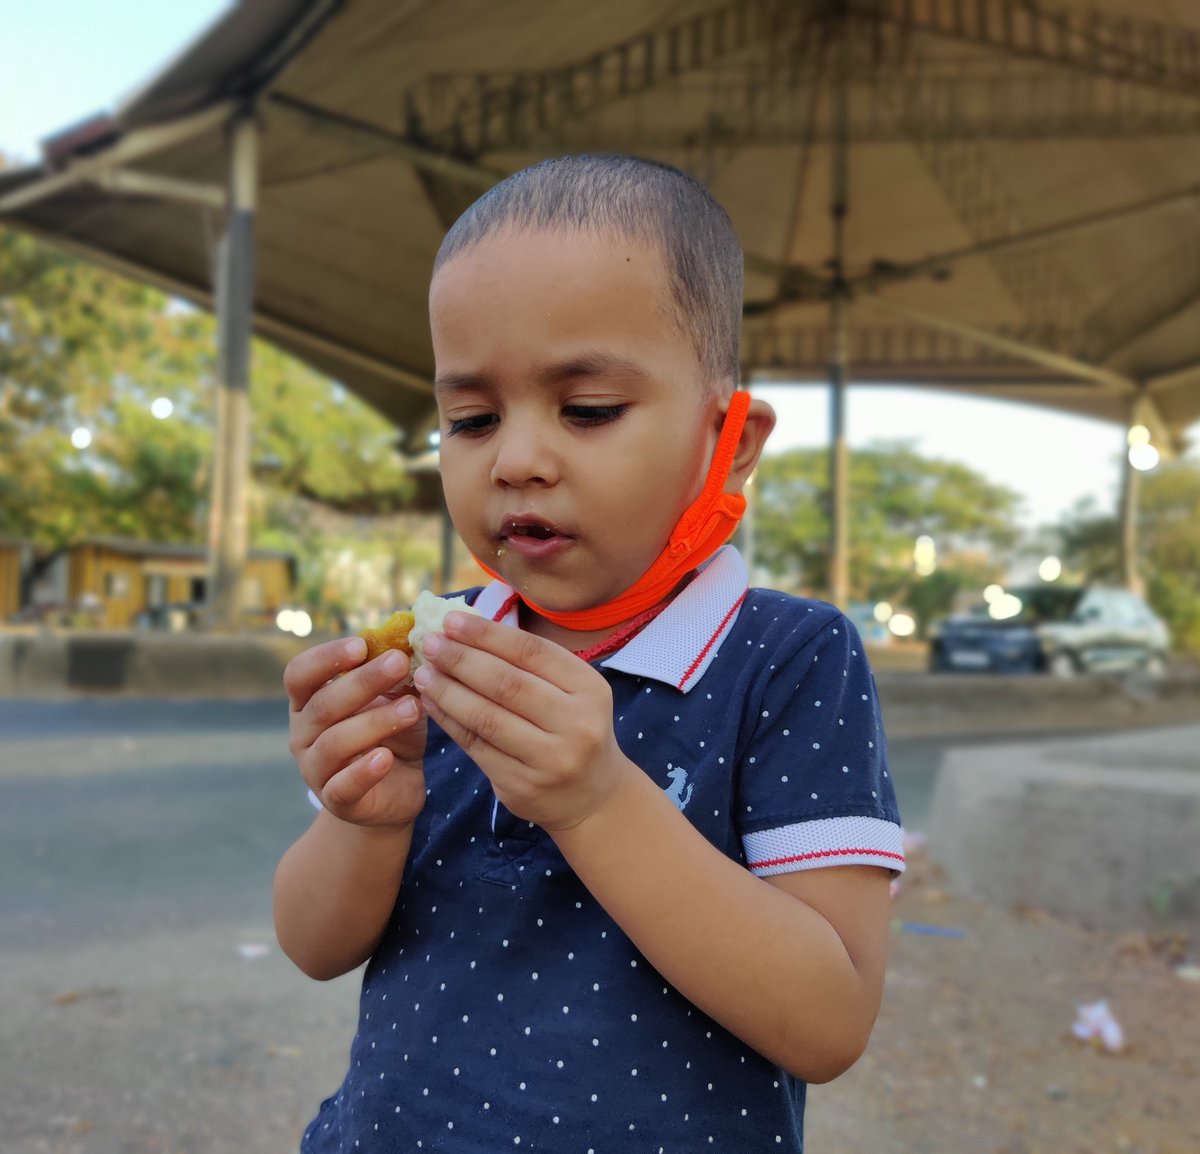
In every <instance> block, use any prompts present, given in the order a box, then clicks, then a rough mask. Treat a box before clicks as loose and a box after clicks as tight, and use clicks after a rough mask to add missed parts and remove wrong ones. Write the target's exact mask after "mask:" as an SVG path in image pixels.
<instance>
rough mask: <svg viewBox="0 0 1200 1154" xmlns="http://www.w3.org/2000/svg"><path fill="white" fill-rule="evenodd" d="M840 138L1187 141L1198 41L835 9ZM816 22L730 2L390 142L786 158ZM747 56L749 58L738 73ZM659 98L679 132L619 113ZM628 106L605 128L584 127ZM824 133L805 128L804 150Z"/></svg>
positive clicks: (455, 80)
mask: <svg viewBox="0 0 1200 1154" xmlns="http://www.w3.org/2000/svg"><path fill="white" fill-rule="evenodd" d="M849 14H850V16H851V18H852V26H851V32H852V36H853V51H852V59H851V75H852V77H853V78H854V81H855V88H856V98H855V102H854V103H855V110H854V113H853V116H852V120H851V137H852V138H853V139H854V140H855V141H856V142H864V141H865V142H869V141H877V142H880V143H884V142H889V141H894V140H898V139H902V138H903V136H904V129H903V128H902V126H901V125H900V124H898V123H897V120H896V116H895V110H896V109H897V108H900V109H904V108H905V107H907V108H908V109H909V110H910V111H915V110H916V109H918V108H919V109H921V114H922V116H924V117H925V118H926V125H925V129H924V135H925V137H926V138H927V139H931V140H936V139H941V138H947V137H956V138H957V137H961V136H962V135H963V134H964V132H966V133H967V134H969V135H971V136H973V137H977V138H981V139H1005V140H1044V139H1055V138H1058V137H1060V136H1069V137H1102V138H1104V137H1122V136H1145V135H1148V134H1154V135H1186V134H1192V133H1196V132H1198V131H1200V32H1196V31H1194V30H1191V29H1187V28H1180V27H1174V26H1171V25H1165V24H1156V23H1153V22H1149V21H1130V20H1123V19H1119V18H1116V17H1112V16H1107V15H1105V14H1103V13H1089V14H1085V15H1078V14H1074V13H1070V12H1057V11H1051V10H1049V9H1043V8H1041V7H1038V6H1035V5H1033V4H1032V3H1030V2H1029V0H852V2H851V4H850V7H849ZM834 15H835V12H834V10H833V9H832V8H831V7H827V8H823V7H821V6H819V5H814V4H787V3H784V2H783V0H741V2H739V3H734V4H730V5H727V6H725V7H723V8H718V9H715V10H712V11H709V12H705V13H700V14H698V15H696V16H693V17H690V18H689V19H687V20H685V21H682V22H680V23H678V24H674V25H669V26H667V27H664V28H660V29H656V30H654V31H652V32H649V33H646V34H644V35H642V36H640V37H637V38H634V39H632V40H629V41H625V42H623V43H620V44H616V45H614V46H612V47H610V48H607V49H604V50H602V51H600V52H597V53H594V54H592V55H591V56H588V57H586V58H581V59H578V60H575V61H572V62H568V63H567V64H565V65H562V66H560V67H557V68H553V69H545V70H540V71H528V72H507V73H487V72H479V73H448V74H440V75H435V76H431V77H428V78H426V79H424V80H422V81H421V82H420V83H419V84H417V85H416V86H414V87H413V88H411V89H410V90H409V91H408V92H407V93H406V95H405V115H406V128H405V133H404V137H405V139H407V140H409V141H410V142H414V143H415V142H420V143H423V144H424V145H425V146H426V147H428V148H429V149H430V150H431V151H432V152H433V153H435V154H443V155H448V156H457V157H472V156H480V155H482V154H484V153H486V152H489V151H503V150H505V149H520V148H529V147H541V148H557V149H569V148H572V147H576V146H578V145H580V144H582V143H586V145H587V146H588V147H592V148H614V149H636V148H677V147H680V146H682V145H687V144H689V143H691V144H695V143H697V142H703V141H704V140H709V139H711V140H713V141H715V142H716V143H718V144H719V143H721V142H725V143H727V142H728V141H730V140H736V141H737V142H738V143H739V144H741V143H746V144H753V143H762V144H789V143H796V142H798V140H799V139H800V138H801V134H802V132H803V128H804V125H803V112H802V110H801V109H800V107H799V105H801V104H802V102H801V101H798V100H794V99H792V100H789V99H787V97H788V96H789V95H792V96H795V95H796V94H797V93H798V92H799V91H800V90H801V88H802V87H803V86H804V85H805V84H807V83H811V81H812V76H811V67H810V65H811V61H810V60H809V59H806V57H807V56H808V55H809V54H810V53H809V50H810V49H811V47H812V46H813V45H814V44H815V43H817V42H819V41H822V40H825V39H828V38H829V35H830V34H831V21H832V19H833V17H834ZM913 33H924V34H926V36H925V42H928V39H929V38H930V37H934V38H937V39H945V38H951V39H955V40H958V41H965V42H968V43H972V44H977V45H982V46H984V47H989V48H993V49H995V50H997V53H998V55H997V57H996V59H995V60H994V61H980V60H972V61H968V62H964V61H950V62H947V61H944V60H930V59H925V57H927V56H928V54H927V53H922V52H921V51H920V50H919V46H920V44H921V43H922V41H921V40H920V39H917V38H915V37H914V36H913ZM764 49H765V55H764V54H763V50H764ZM748 50H754V54H755V58H754V59H753V60H749V59H747V52H748ZM651 94H655V95H659V94H665V95H668V96H670V97H673V98H674V100H675V101H676V106H677V108H678V109H680V110H682V111H680V112H679V113H678V124H677V125H674V126H668V127H663V126H662V123H661V119H662V118H661V112H662V109H661V108H657V107H656V110H655V111H656V113H657V114H658V115H655V116H651V117H646V118H645V119H642V118H640V117H639V116H638V115H637V104H636V102H637V101H639V100H640V99H642V98H644V97H647V96H649V95H651ZM621 101H626V102H631V103H630V107H631V115H629V116H627V117H621V118H618V119H617V120H616V121H611V120H605V119H604V118H603V117H599V116H598V115H597V114H598V113H599V112H600V111H601V110H602V109H604V108H605V107H607V106H609V105H613V104H616V103H618V102H621ZM831 132H832V126H831V124H829V123H823V124H818V125H817V126H816V127H815V134H814V137H813V139H814V140H815V141H816V142H818V143H820V142H822V141H825V140H828V139H829V137H830V134H831Z"/></svg>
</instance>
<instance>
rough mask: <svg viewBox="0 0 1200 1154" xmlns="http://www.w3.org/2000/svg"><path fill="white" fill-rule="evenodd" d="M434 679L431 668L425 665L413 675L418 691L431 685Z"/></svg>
mask: <svg viewBox="0 0 1200 1154" xmlns="http://www.w3.org/2000/svg"><path fill="white" fill-rule="evenodd" d="M432 677H433V674H432V673H430V672H429V668H428V667H427V666H425V665H422V666H421V668H420V669H418V670H417V671H416V673H414V674H413V684H414V685H416V686H417V688H418V689H424V688H425V686H427V685H428V684H429V682H430V679H431V678H432Z"/></svg>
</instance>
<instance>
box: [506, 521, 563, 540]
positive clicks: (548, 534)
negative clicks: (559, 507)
mask: <svg viewBox="0 0 1200 1154" xmlns="http://www.w3.org/2000/svg"><path fill="white" fill-rule="evenodd" d="M565 536H567V534H565V533H562V532H560V531H559V530H558V529H557V528H556V527H555V526H554V525H551V524H550V523H549V522H546V521H536V520H529V521H524V520H522V521H517V520H510V521H506V522H505V523H504V528H503V529H501V530H500V537H501V539H503V540H512V539H513V538H514V537H518V538H524V539H526V540H532V541H549V540H551V538H554V537H565Z"/></svg>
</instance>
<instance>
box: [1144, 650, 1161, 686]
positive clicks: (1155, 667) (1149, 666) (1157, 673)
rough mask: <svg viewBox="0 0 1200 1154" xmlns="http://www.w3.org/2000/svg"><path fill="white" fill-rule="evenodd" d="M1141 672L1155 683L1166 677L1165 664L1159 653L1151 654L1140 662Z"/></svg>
mask: <svg viewBox="0 0 1200 1154" xmlns="http://www.w3.org/2000/svg"><path fill="white" fill-rule="evenodd" d="M1142 672H1143V673H1144V674H1145V675H1146V676H1147V677H1152V678H1153V679H1154V680H1155V681H1157V680H1159V679H1160V678H1162V677H1166V675H1167V662H1166V660H1165V659H1164V657H1163V655H1162V654H1161V653H1151V654H1150V656H1149V657H1147V658H1146V660H1145V661H1144V662H1142Z"/></svg>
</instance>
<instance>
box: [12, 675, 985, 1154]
mask: <svg viewBox="0 0 1200 1154" xmlns="http://www.w3.org/2000/svg"><path fill="white" fill-rule="evenodd" d="M964 740H966V739H964V738H962V737H961V736H958V737H956V738H955V739H954V742H955V743H956V744H963V742H964ZM946 745H947V743H946V742H945V741H939V740H913V739H905V740H894V741H893V742H892V743H891V762H892V772H893V777H894V780H895V782H896V786H897V790H898V792H899V794H900V801H901V809H902V812H903V813H904V815H905V820H906V823H907V824H908V825H909V826H910V827H911V828H920V826H921V824H922V823H923V821H924V817H925V815H926V813H927V811H928V806H929V799H930V795H931V791H932V786H933V782H934V778H935V775H936V771H937V766H938V763H939V761H940V759H941V756H942V753H943V750H944V749H945V747H946ZM310 817H311V810H310V809H309V807H308V803H307V801H306V800H305V797H304V791H303V789H302V788H301V787H300V783H299V779H298V777H297V775H296V772H295V769H294V766H293V764H292V763H291V761H290V758H289V757H288V754H287V751H286V709H285V706H284V704H283V703H282V702H281V701H245V702H230V701H225V702H206V701H146V700H133V699H109V700H103V699H72V700H58V701H11V700H7V701H6V700H0V973H2V974H3V975H4V981H3V995H2V1003H0V1149H2V1150H3V1151H4V1152H5V1154H34V1152H39V1154H44V1152H52V1154H77V1152H78V1154H110V1152H112V1154H141V1152H150V1151H154V1152H169V1154H182V1152H187V1154H200V1152H204V1154H208V1152H212V1154H223V1152H225V1151H230V1152H233V1151H236V1152H238V1154H267V1152H268V1151H269V1152H272V1154H279V1152H283V1151H287V1150H293V1149H294V1148H295V1144H296V1140H297V1137H298V1135H299V1132H300V1129H301V1128H302V1126H303V1124H304V1123H305V1121H306V1120H307V1119H308V1118H309V1117H310V1116H311V1113H312V1111H313V1109H314V1108H315V1106H316V1104H317V1102H318V1101H319V1099H320V1098H321V1097H322V1096H323V1095H324V1094H325V1093H327V1092H329V1091H330V1090H332V1089H333V1088H334V1086H335V1085H336V1082H337V1080H338V1078H339V1077H340V1075H341V1073H342V1067H343V1064H344V1062H345V1055H346V1049H347V1046H348V1044H349V1041H350V1037H351V1033H352V1030H353V1025H354V1016H355V999H356V994H357V977H356V976H355V975H348V976H347V977H345V978H342V979H339V980H338V981H335V982H332V983H328V984H325V985H318V984H315V983H312V982H309V981H308V980H307V979H305V978H303V977H302V976H300V975H299V974H298V973H297V972H296V971H295V970H294V969H293V968H292V966H291V965H290V963H289V962H288V961H287V960H286V959H285V958H284V957H283V956H282V955H281V954H280V952H279V950H278V948H277V947H276V946H275V943H274V936H273V931H272V926H271V909H270V882H271V875H272V872H273V870H274V867H275V864H276V862H277V861H278V859H279V856H280V854H281V853H282V852H283V850H284V849H285V848H286V847H287V845H288V844H289V843H290V842H291V841H292V839H293V838H294V837H295V836H296V835H297V834H298V833H299V832H300V831H301V830H302V829H303V828H304V826H305V825H306V824H307V822H308V821H309V820H310Z"/></svg>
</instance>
